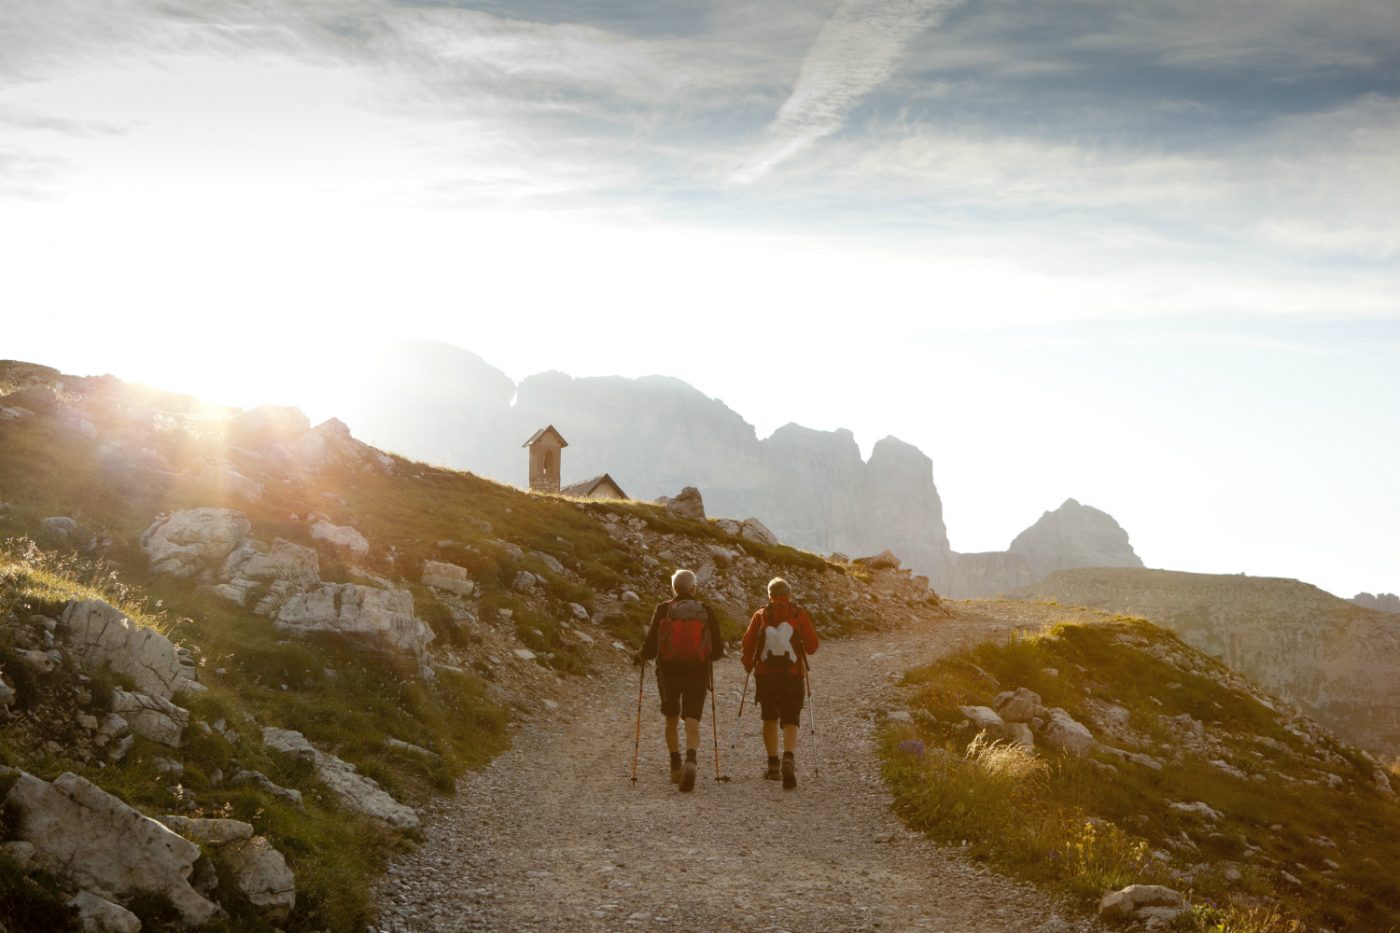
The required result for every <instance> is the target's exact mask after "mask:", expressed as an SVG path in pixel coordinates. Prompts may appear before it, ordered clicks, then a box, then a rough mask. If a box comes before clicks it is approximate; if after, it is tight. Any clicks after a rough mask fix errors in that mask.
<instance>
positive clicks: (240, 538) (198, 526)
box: [141, 506, 253, 577]
mask: <svg viewBox="0 0 1400 933" xmlns="http://www.w3.org/2000/svg"><path fill="white" fill-rule="evenodd" d="M252 527H253V526H252V523H251V522H249V521H248V517H247V516H246V515H244V514H243V513H242V512H238V511H235V510H233V509H221V508H213V507H209V506H204V507H201V508H197V509H185V510H183V511H179V512H173V513H171V514H169V515H161V516H158V517H157V518H156V520H155V521H154V522H152V523H151V526H150V527H149V528H147V529H146V531H145V532H144V533H143V534H142V535H141V549H142V550H144V551H145V552H146V557H147V559H148V560H149V561H150V563H151V569H152V570H153V571H155V572H156V573H168V574H171V575H172V576H176V577H195V576H202V575H205V574H209V575H211V576H212V570H213V568H216V567H219V566H221V565H222V564H223V562H224V561H225V560H227V559H228V556H229V554H231V553H233V551H234V549H235V548H237V547H238V546H239V545H240V544H242V543H243V542H244V541H245V540H246V539H247V537H248V533H249V532H250V531H251V530H252Z"/></svg>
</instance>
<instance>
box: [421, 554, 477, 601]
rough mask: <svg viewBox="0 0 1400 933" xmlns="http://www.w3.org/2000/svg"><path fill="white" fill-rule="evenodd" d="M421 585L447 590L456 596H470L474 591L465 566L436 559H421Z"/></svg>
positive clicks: (474, 586) (473, 584) (474, 587)
mask: <svg viewBox="0 0 1400 933" xmlns="http://www.w3.org/2000/svg"><path fill="white" fill-rule="evenodd" d="M423 585H424V586H431V587H434V588H436V589H439V590H447V591H448V592H449V593H456V594H457V595H458V596H470V595H472V593H474V592H475V591H476V584H475V583H474V582H472V578H471V574H470V573H469V572H468V571H467V568H465V567H458V566H457V565H456V564H448V563H444V562H442V561H437V560H425V561H423Z"/></svg>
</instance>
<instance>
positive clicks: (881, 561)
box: [853, 548, 900, 570]
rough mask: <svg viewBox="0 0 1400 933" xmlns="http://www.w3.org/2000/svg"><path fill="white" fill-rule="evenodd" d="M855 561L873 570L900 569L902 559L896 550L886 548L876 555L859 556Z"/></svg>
mask: <svg viewBox="0 0 1400 933" xmlns="http://www.w3.org/2000/svg"><path fill="white" fill-rule="evenodd" d="M853 563H856V564H860V565H861V566H864V567H869V568H870V569H871V570H898V569H899V563H900V561H899V558H898V557H897V556H896V555H895V553H894V551H891V550H889V549H888V548H886V549H885V550H883V551H881V552H880V553H879V554H876V555H875V556H874V557H857V558H856V559H855V560H854V561H853Z"/></svg>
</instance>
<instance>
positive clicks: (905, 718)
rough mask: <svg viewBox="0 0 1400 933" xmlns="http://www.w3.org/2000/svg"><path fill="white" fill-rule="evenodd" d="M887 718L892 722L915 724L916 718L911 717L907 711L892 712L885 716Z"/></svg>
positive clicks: (897, 710) (896, 710)
mask: <svg viewBox="0 0 1400 933" xmlns="http://www.w3.org/2000/svg"><path fill="white" fill-rule="evenodd" d="M885 718H886V719H888V720H889V721H890V722H913V721H914V717H913V716H910V715H909V711H908V710H907V709H895V710H890V711H889V712H888V713H886V714H885Z"/></svg>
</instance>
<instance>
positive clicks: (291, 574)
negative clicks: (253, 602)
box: [219, 538, 321, 588]
mask: <svg viewBox="0 0 1400 933" xmlns="http://www.w3.org/2000/svg"><path fill="white" fill-rule="evenodd" d="M219 575H220V576H221V577H223V578H224V579H225V580H230V581H237V580H246V581H250V582H254V583H278V582H282V583H288V584H291V585H292V586H295V587H298V588H306V587H310V586H315V585H316V584H317V583H319V582H320V581H321V561H320V558H319V557H318V556H317V554H316V551H315V550H314V549H312V548H309V547H305V546H304V545H300V544H296V543H294V542H291V541H288V540H286V539H285V538H276V539H274V540H273V542H272V547H270V548H269V547H266V546H265V545H263V544H262V543H260V542H257V541H252V540H249V541H245V542H244V543H243V544H241V545H240V546H239V547H238V548H237V549H236V550H235V551H233V553H231V554H229V556H228V559H227V560H225V561H224V566H223V569H222V570H221V571H220V573H219Z"/></svg>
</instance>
